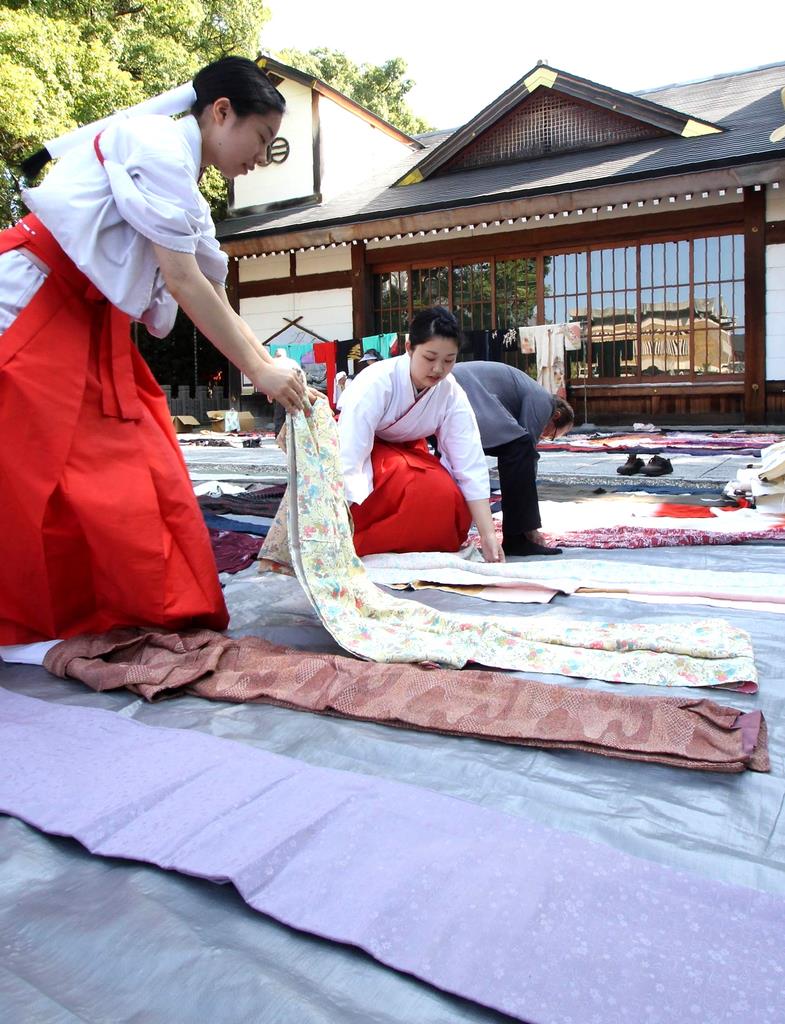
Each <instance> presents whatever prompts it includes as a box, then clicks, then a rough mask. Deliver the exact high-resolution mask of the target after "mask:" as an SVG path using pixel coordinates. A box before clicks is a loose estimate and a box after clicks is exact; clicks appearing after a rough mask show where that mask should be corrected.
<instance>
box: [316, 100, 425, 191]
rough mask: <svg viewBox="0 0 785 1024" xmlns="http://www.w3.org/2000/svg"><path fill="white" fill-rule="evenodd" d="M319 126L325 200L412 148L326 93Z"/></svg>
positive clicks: (355, 183) (351, 186)
mask: <svg viewBox="0 0 785 1024" xmlns="http://www.w3.org/2000/svg"><path fill="white" fill-rule="evenodd" d="M319 125H320V132H321V146H322V196H323V197H324V199H325V201H326V200H328V199H331V198H332V197H333V196H336V195H339V194H340V193H342V192H346V191H348V190H349V189H351V188H353V187H354V186H355V185H357V184H358V183H359V182H362V181H366V180H367V178H368V175H369V173H370V172H371V171H372V170H373V169H374V168H376V167H378V166H379V165H380V164H381V165H383V164H384V162H385V161H390V162H393V161H395V162H396V163H397V161H398V160H400V158H401V155H402V154H404V153H405V152H406V151H407V150H409V149H410V145H409V143H406V142H401V141H400V140H398V139H394V138H392V137H391V136H390V135H387V134H386V133H385V132H383V131H381V130H380V129H379V128H374V126H373V125H371V124H369V123H368V122H367V121H365V120H363V118H361V117H358V116H357V114H353V113H352V112H351V111H350V110H347V109H346V108H345V107H341V106H339V105H338V104H337V103H334V102H333V101H332V100H331V99H328V98H327V97H326V96H320V97H319Z"/></svg>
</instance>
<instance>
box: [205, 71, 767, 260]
mask: <svg viewBox="0 0 785 1024" xmlns="http://www.w3.org/2000/svg"><path fill="white" fill-rule="evenodd" d="M784 84H785V63H783V64H776V65H769V66H767V67H763V68H757V69H755V70H751V71H745V72H741V73H735V74H729V75H723V76H718V77H715V78H711V79H708V80H706V81H702V82H693V83H688V84H686V85H671V86H667V87H665V88H661V89H653V90H650V91H647V92H645V93H640V94H638V95H640V96H641V97H642V98H645V99H647V100H650V101H652V102H655V103H659V104H662V105H663V106H667V107H670V108H672V109H674V110H679V111H682V112H683V113H685V114H689V115H690V116H692V117H697V118H701V119H703V120H706V121H710V122H713V123H715V124H718V125H720V126H721V127H722V128H723V129H724V130H723V131H722V133H720V134H710V135H704V136H701V137H698V138H679V137H667V136H666V137H662V138H656V139H646V140H642V141H638V142H631V143H624V144H621V145H615V146H607V147H604V148H602V149H592V150H587V151H585V152H569V153H561V154H559V155H552V156H545V157H540V158H538V159H536V160H529V161H525V162H520V163H511V164H502V165H498V166H494V167H484V168H479V169H476V170H470V171H463V172H460V173H452V174H444V175H441V176H434V177H432V178H429V179H426V180H425V181H422V182H419V183H418V184H413V185H407V186H405V187H392V186H393V183H394V182H396V181H398V180H399V179H400V178H401V177H403V176H404V175H405V174H406V173H407V171H408V170H409V169H411V168H412V167H414V166H415V165H416V164H418V163H419V162H420V161H421V160H422V159H423V150H419V151H417V152H413V151H407V150H405V149H403V148H402V150H401V156H400V159H399V160H397V161H394V162H391V163H389V164H387V165H386V166H384V167H380V168H377V169H375V170H374V171H373V172H372V173H371V174H369V176H368V178H367V180H366V181H364V182H363V183H362V184H361V185H360V186H355V187H354V188H352V189H351V190H350V191H347V192H346V193H344V194H342V195H339V196H336V197H335V198H333V199H331V200H330V201H329V202H327V203H324V204H323V205H320V206H315V207H311V208H309V209H301V210H288V211H285V212H283V211H281V212H278V213H270V214H267V215H255V216H250V217H238V218H236V219H228V220H226V221H224V222H222V223H221V224H220V225H219V226H218V235H219V238H222V239H224V240H229V239H241V238H243V237H251V236H254V235H263V234H272V233H275V234H279V233H282V232H286V231H295V230H302V229H307V228H316V227H326V226H329V225H340V224H347V223H349V224H351V223H357V222H362V221H364V220H378V219H381V218H384V217H393V216H401V215H406V214H407V213H418V212H426V211H432V210H445V209H450V208H452V207H458V206H467V205H472V204H477V203H481V202H493V201H502V200H505V199H516V198H525V197H531V196H537V195H545V194H549V193H557V192H564V191H567V190H570V191H572V190H575V189H580V188H589V187H596V186H599V185H607V184H613V183H622V182H625V181H639V180H646V179H649V178H657V177H664V176H666V175H672V174H677V173H686V172H688V171H697V170H708V169H712V168H721V167H727V166H732V165H739V164H744V163H749V162H752V161H761V160H776V159H778V158H779V159H784V158H785V146H784V145H772V144H771V143H770V142H769V135H770V134H771V132H772V131H773V130H774V129H775V128H777V127H778V126H779V125H781V124H782V123H783V121H784V120H785V111H783V107H782V103H781V101H780V89H781V88H782V86H783V85H784ZM450 134H451V133H450V132H429V133H427V134H425V135H421V136H418V141H419V142H421V143H422V144H423V145H424V146H425V147H426V149H427V150H429V151H432V150H433V149H434V148H435V147H436V146H438V145H440V144H441V143H442V142H443V141H444V140H445V139H447V138H448V137H449V136H450Z"/></svg>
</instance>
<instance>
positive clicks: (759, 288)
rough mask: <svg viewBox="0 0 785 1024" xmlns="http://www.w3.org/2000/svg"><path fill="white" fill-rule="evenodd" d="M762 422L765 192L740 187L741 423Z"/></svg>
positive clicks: (764, 316)
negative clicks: (742, 408) (742, 372)
mask: <svg viewBox="0 0 785 1024" xmlns="http://www.w3.org/2000/svg"><path fill="white" fill-rule="evenodd" d="M765 421H766V192H765V189H763V188H761V189H760V191H758V192H756V191H755V189H754V188H745V189H744V422H745V423H765Z"/></svg>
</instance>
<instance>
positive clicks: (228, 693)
mask: <svg viewBox="0 0 785 1024" xmlns="http://www.w3.org/2000/svg"><path fill="white" fill-rule="evenodd" d="M44 667H45V668H46V669H48V670H49V671H50V672H51V673H53V674H54V675H56V676H60V677H62V678H72V679H79V680H81V681H82V682H83V683H86V684H87V685H88V686H90V687H91V688H92V689H94V690H114V689H118V688H121V687H125V688H126V689H128V690H131V691H133V692H134V693H137V694H139V695H140V696H142V697H144V698H145V699H146V700H150V701H153V700H156V699H159V698H161V697H173V696H177V695H179V694H184V693H185V694H192V695H195V696H199V697H206V698H208V699H209V700H222V701H233V702H245V701H257V702H261V703H265V704H276V705H279V706H282V707H287V708H295V709H299V710H303V711H315V712H321V713H324V714H330V715H338V716H341V717H344V718H352V719H359V720H362V721H370V722H379V723H382V724H384V725H392V726H397V727H399V728H404V729H420V730H426V731H431V732H439V733H445V734H449V735H461V736H472V737H474V738H478V739H488V740H497V741H501V742H503V743H515V744H520V745H521V746H527V747H547V748H556V749H562V748H567V749H571V750H583V751H586V752H588V753H593V754H603V755H605V756H606V757H619V758H627V759H629V760H635V761H656V762H659V763H661V764H668V765H672V766H675V767H681V768H693V769H698V770H703V771H714V772H742V771H744V770H745V769H750V770H752V771H762V772H765V771H768V770H769V757H768V748H767V738H766V723H765V721H764V719H763V716H762V715H761V713H760V712H759V711H753V712H741V711H739V710H738V709H737V708H732V707H725V706H723V705H721V704H716V703H715V702H714V701H710V700H704V699H694V698H692V697H685V698H680V697H629V696H624V695H622V694H616V693H609V692H607V691H598V690H587V689H579V688H573V687H568V686H557V685H554V684H550V683H539V682H534V681H532V680H526V679H520V678H518V677H516V676H513V675H509V674H505V673H502V672H489V671H478V670H470V669H463V670H455V669H425V668H420V667H417V666H414V665H400V664H377V663H374V662H365V661H357V660H355V659H354V658H347V657H343V656H340V655H332V654H312V653H310V652H304V651H297V650H293V649H291V648H286V647H278V646H276V645H274V644H271V643H268V642H267V641H266V640H262V639H259V638H258V637H241V638H239V639H230V638H228V637H225V636H223V635H221V634H220V633H213V632H211V631H209V630H192V631H189V632H182V633H156V632H152V631H145V630H141V629H117V630H113V631H112V632H111V633H106V634H102V635H96V636H82V637H75V638H74V639H72V640H65V641H63V642H62V643H59V644H57V645H56V646H55V647H53V648H52V649H51V650H50V651H49V653H48V654H47V656H46V659H45V661H44Z"/></svg>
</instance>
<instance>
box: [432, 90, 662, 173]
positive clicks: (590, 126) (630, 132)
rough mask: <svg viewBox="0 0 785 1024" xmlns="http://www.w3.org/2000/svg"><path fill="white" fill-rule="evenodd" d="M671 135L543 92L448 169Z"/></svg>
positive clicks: (511, 114) (524, 102)
mask: <svg viewBox="0 0 785 1024" xmlns="http://www.w3.org/2000/svg"><path fill="white" fill-rule="evenodd" d="M665 134H666V132H664V131H662V130H661V129H659V128H655V127H654V126H653V125H649V124H643V123H641V122H640V121H635V120H633V119H632V118H629V117H625V116H623V115H622V114H617V113H615V112H614V111H612V110H604V109H602V108H601V107H594V106H591V105H590V104H587V103H581V102H580V101H578V100H574V99H572V98H570V97H567V96H562V95H560V94H559V93H556V92H552V91H551V90H549V89H547V90H546V89H540V90H538V92H536V93H535V94H534V95H533V96H532V97H530V98H529V99H526V100H524V101H523V102H522V103H521V104H520V105H519V106H517V107H516V108H515V109H514V110H512V111H510V113H509V114H507V115H506V117H504V118H502V119H501V120H500V121H498V122H497V123H496V124H495V125H493V126H492V127H491V128H489V129H488V130H487V131H486V132H483V134H482V135H480V136H479V138H477V139H475V141H474V142H472V143H470V144H469V145H468V146H466V147H465V148H464V149H462V150H461V152H460V153H458V154H457V155H456V156H455V157H453V159H452V160H451V161H449V162H448V163H447V164H446V165H445V168H444V170H445V171H460V170H467V169H470V168H473V167H484V166H487V165H489V164H498V163H505V162H507V161H512V160H524V159H529V158H532V157H538V156H546V155H547V154H549V153H564V152H567V151H570V150H584V149H595V148H597V147H599V146H613V145H616V144H617V143H620V142H635V141H638V140H639V139H651V138H656V137H659V136H662V135H665Z"/></svg>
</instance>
